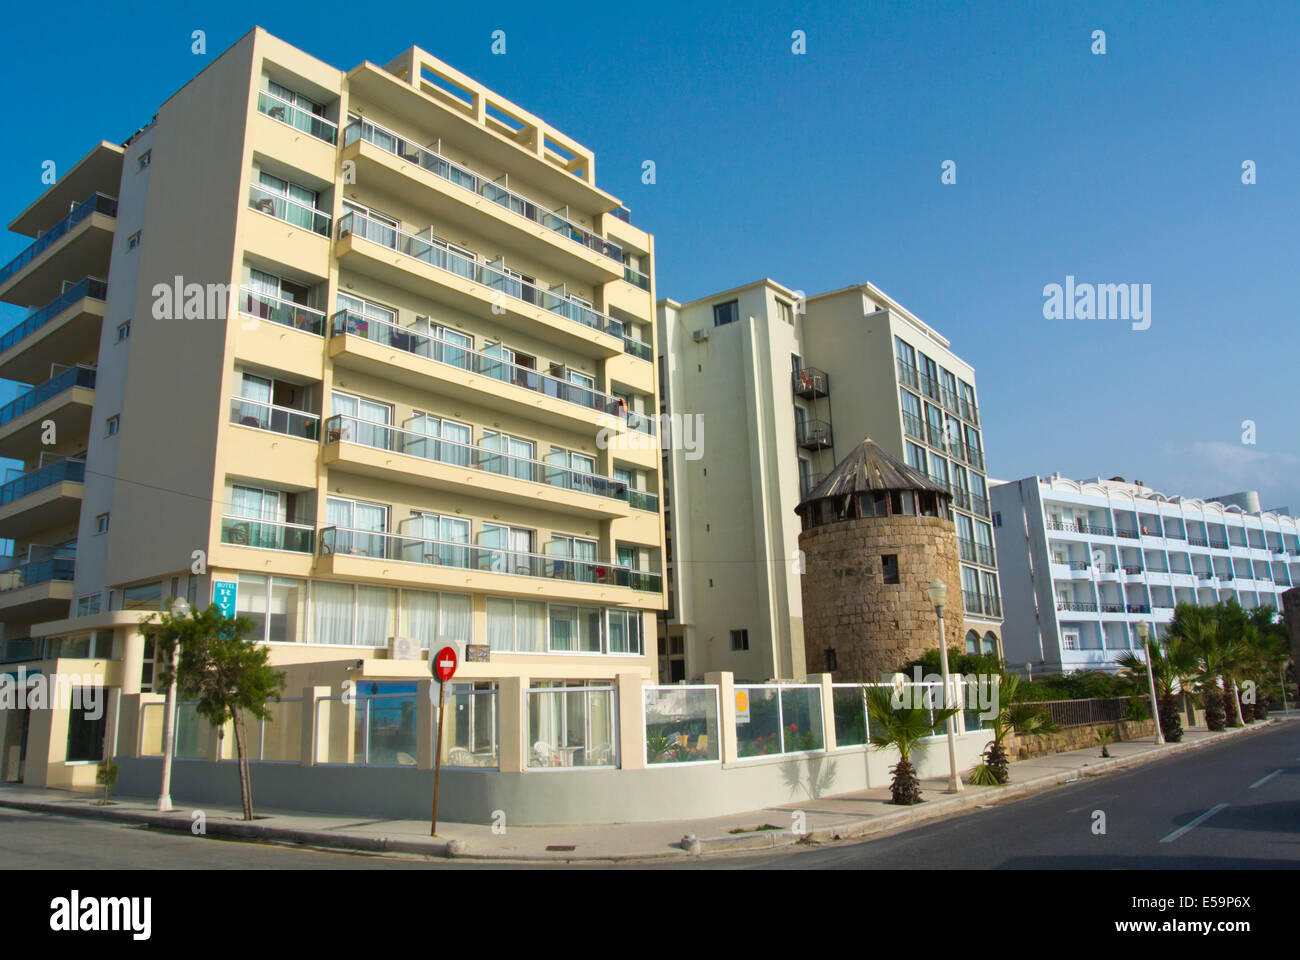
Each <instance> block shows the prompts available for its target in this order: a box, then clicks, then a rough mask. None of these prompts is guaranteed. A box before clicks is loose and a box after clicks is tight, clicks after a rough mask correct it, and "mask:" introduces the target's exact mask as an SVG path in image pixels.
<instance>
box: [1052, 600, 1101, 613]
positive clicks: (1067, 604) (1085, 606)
mask: <svg viewBox="0 0 1300 960" xmlns="http://www.w3.org/2000/svg"><path fill="white" fill-rule="evenodd" d="M1056 609H1057V610H1060V611H1063V612H1065V613H1096V612H1097V604H1095V603H1093V602H1092V601H1090V600H1057V601H1056Z"/></svg>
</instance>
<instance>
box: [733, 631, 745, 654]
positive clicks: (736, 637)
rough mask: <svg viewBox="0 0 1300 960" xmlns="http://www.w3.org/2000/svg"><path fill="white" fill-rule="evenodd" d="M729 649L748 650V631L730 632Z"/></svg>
mask: <svg viewBox="0 0 1300 960" xmlns="http://www.w3.org/2000/svg"><path fill="white" fill-rule="evenodd" d="M731 649H732V650H748V649H749V631H748V630H732V631H731Z"/></svg>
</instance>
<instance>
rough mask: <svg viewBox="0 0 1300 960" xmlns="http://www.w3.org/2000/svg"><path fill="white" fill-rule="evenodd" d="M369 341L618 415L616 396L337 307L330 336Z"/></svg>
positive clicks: (621, 410)
mask: <svg viewBox="0 0 1300 960" xmlns="http://www.w3.org/2000/svg"><path fill="white" fill-rule="evenodd" d="M344 334H346V335H348V336H351V337H361V338H363V339H365V340H372V341H374V342H375V343H378V344H381V345H383V346H385V347H391V348H393V349H396V350H402V351H404V352H406V353H410V354H414V355H415V356H417V357H425V358H426V359H429V360H433V361H434V362H435V363H444V364H446V365H447V366H449V367H456V368H458V369H460V370H468V371H469V372H471V373H477V374H482V375H483V376H487V377H491V378H492V379H494V380H500V381H501V382H502V383H509V384H513V385H514V386H516V387H522V388H523V389H525V390H532V391H534V392H536V393H541V394H544V395H546V396H548V397H554V398H555V399H557V400H564V401H565V402H567V403H573V404H576V405H578V406H580V407H586V408H587V409H588V410H595V411H597V412H598V413H606V414H609V415H610V416H616V417H622V416H623V406H622V403H621V402H620V401H619V399H618V398H617V397H614V396H611V395H609V394H606V393H601V392H600V391H598V390H592V389H591V388H589V387H584V386H583V385H581V384H577V383H571V382H569V381H567V380H561V379H559V378H557V377H552V376H548V375H547V374H544V373H538V372H537V371H536V370H534V369H532V368H531V367H521V366H519V365H518V364H515V363H510V362H509V361H508V360H505V359H504V358H502V357H499V356H493V355H492V354H489V353H481V352H479V351H477V350H471V349H470V348H469V347H465V346H461V345H460V344H457V343H452V342H451V341H450V340H444V339H442V338H441V337H437V336H434V335H433V334H430V333H421V332H420V331H418V330H414V329H412V328H410V327H399V326H397V325H396V324H393V323H387V322H385V321H383V320H377V319H375V318H374V317H366V316H362V315H361V314H359V313H352V312H351V311H349V310H340V311H339V312H338V313H336V314H334V316H333V317H331V318H330V336H332V337H338V336H342V335H344Z"/></svg>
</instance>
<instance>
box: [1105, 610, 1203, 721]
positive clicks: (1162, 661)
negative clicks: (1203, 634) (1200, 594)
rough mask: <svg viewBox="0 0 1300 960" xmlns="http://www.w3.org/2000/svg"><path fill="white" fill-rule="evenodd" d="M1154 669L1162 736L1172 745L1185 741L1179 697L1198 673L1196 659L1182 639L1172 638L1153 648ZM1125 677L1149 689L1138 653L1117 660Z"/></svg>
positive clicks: (1152, 663)
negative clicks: (1196, 672)
mask: <svg viewBox="0 0 1300 960" xmlns="http://www.w3.org/2000/svg"><path fill="white" fill-rule="evenodd" d="M1149 649H1150V651H1151V669H1152V670H1153V671H1154V675H1155V680H1156V699H1157V702H1158V709H1157V716H1158V717H1159V719H1160V732H1161V733H1163V734H1164V735H1165V740H1166V741H1168V742H1169V743H1177V742H1178V741H1179V740H1181V739H1183V722H1182V717H1181V716H1180V712H1179V709H1178V693H1179V692H1180V691H1181V690H1184V689H1186V685H1185V684H1186V683H1187V681H1188V678H1190V677H1191V676H1192V674H1193V673H1195V671H1196V655H1195V652H1194V651H1193V650H1192V648H1191V646H1190V645H1189V644H1188V643H1187V642H1186V641H1185V640H1183V639H1182V638H1181V637H1177V636H1170V637H1167V638H1166V639H1165V641H1164V642H1163V643H1161V642H1159V641H1156V642H1153V643H1151V644H1149ZM1115 662H1116V663H1117V664H1119V666H1120V668H1121V669H1122V670H1123V672H1124V673H1126V674H1128V675H1129V676H1130V677H1132V678H1133V680H1134V682H1135V683H1139V684H1141V685H1142V686H1143V687H1145V686H1146V676H1147V664H1146V660H1144V659H1143V658H1142V657H1140V656H1138V654H1137V651H1136V650H1125V651H1124V652H1123V653H1121V654H1120V655H1119V656H1117V657H1116V658H1115Z"/></svg>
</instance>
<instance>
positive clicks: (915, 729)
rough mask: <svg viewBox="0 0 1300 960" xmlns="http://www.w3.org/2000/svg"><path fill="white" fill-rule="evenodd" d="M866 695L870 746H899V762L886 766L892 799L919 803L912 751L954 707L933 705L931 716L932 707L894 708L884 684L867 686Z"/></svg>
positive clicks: (923, 747)
mask: <svg viewBox="0 0 1300 960" xmlns="http://www.w3.org/2000/svg"><path fill="white" fill-rule="evenodd" d="M866 696H867V715H868V717H869V718H870V727H869V729H870V737H869V742H870V743H871V746H873V747H874V748H876V749H877V750H885V749H887V748H889V747H894V748H895V749H897V750H898V763H896V764H894V766H892V767H890V768H889V772H890V773H891V774H893V779H892V780H891V781H890V784H889V792H890V794H891V797H892V802H893V803H897V804H902V805H909V804H913V803H920V802H921V784H920V781H918V780H917V777H916V770H915V769H914V768H913V766H912V751H913V750H924V749H925V745H924V744H923V743H921V740H922V739H923V738H925V737H928V736H930V735H931V734H932V733H934V730H935V728H936V727H938V726H939V725H940V724H943V723H947V721H948V718H949V717H951V716H953V715H954V714H955V713H956V712H957V708H955V707H954V708H952V709H941V708H939V707H935V708H934V711H933V717H932V716H931V711H930V710H929V709H928V708H925V707H898V708H896V707H895V706H894V698H893V696H892V694H891V692H890V690H889V689H888V688H887V687H880V686H876V687H868V688H867V691H866Z"/></svg>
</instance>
